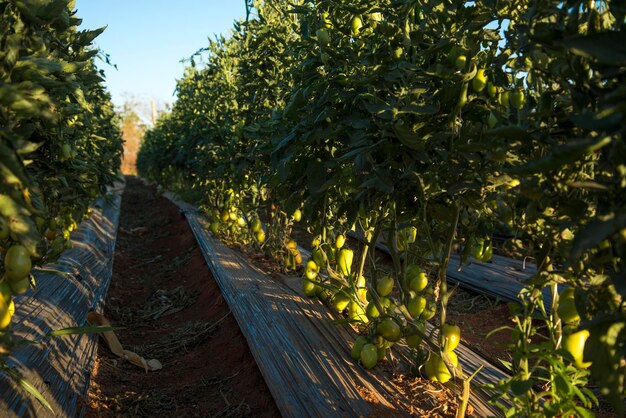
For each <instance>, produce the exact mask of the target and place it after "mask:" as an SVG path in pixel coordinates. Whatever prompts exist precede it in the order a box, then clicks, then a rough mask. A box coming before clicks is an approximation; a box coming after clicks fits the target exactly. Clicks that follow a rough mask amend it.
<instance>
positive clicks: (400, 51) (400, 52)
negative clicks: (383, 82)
mask: <svg viewBox="0 0 626 418" xmlns="http://www.w3.org/2000/svg"><path fill="white" fill-rule="evenodd" d="M403 55H404V49H402V47H401V46H399V47H397V48H394V50H393V57H394V58H395V59H397V60H399V59H400V58H402V56H403Z"/></svg>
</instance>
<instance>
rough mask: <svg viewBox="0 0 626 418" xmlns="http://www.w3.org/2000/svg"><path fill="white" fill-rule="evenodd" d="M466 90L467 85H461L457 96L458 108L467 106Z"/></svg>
mask: <svg viewBox="0 0 626 418" xmlns="http://www.w3.org/2000/svg"><path fill="white" fill-rule="evenodd" d="M467 88H468V84H467V83H463V85H462V86H461V94H460V95H459V107H461V108H462V107H463V106H465V105H466V104H467Z"/></svg>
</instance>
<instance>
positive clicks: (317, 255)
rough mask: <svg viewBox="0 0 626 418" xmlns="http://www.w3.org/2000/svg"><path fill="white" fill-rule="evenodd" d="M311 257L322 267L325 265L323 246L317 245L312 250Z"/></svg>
mask: <svg viewBox="0 0 626 418" xmlns="http://www.w3.org/2000/svg"><path fill="white" fill-rule="evenodd" d="M311 259H312V260H313V261H314V262H315V264H316V265H317V266H318V268H320V267H321V266H323V265H324V252H323V251H322V249H321V248H319V247H317V248H315V249H314V250H313V251H312V252H311Z"/></svg>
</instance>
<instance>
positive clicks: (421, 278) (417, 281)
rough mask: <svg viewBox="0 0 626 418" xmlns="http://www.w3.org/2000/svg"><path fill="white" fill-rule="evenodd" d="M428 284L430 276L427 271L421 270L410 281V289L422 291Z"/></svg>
mask: <svg viewBox="0 0 626 418" xmlns="http://www.w3.org/2000/svg"><path fill="white" fill-rule="evenodd" d="M426 286H428V276H427V275H426V273H425V272H423V271H420V272H419V274H418V275H417V276H416V277H413V278H412V279H411V281H410V282H409V289H410V290H412V291H414V292H421V291H422V290H424V289H426Z"/></svg>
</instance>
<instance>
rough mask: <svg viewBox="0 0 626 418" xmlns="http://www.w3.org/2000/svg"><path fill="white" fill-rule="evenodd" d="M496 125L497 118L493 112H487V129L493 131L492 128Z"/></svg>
mask: <svg viewBox="0 0 626 418" xmlns="http://www.w3.org/2000/svg"><path fill="white" fill-rule="evenodd" d="M497 123H498V118H497V117H496V115H494V114H493V112H489V117H488V118H487V126H488V127H489V129H493V127H494V126H496V124H497Z"/></svg>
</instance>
